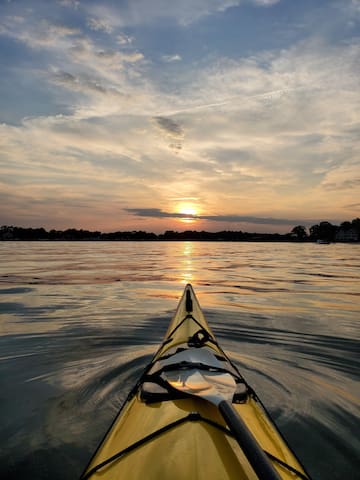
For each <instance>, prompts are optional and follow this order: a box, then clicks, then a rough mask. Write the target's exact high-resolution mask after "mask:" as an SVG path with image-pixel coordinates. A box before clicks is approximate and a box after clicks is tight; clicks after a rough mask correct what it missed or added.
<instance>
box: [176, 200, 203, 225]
mask: <svg viewBox="0 0 360 480" xmlns="http://www.w3.org/2000/svg"><path fill="white" fill-rule="evenodd" d="M176 210H177V212H178V213H180V214H181V215H189V216H188V217H186V216H184V217H182V218H181V221H182V222H185V223H192V222H195V221H196V215H199V210H198V208H197V207H196V206H195V205H194V204H193V203H181V204H179V205H178V207H177V209H176Z"/></svg>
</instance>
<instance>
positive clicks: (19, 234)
mask: <svg viewBox="0 0 360 480" xmlns="http://www.w3.org/2000/svg"><path fill="white" fill-rule="evenodd" d="M356 220H358V219H356ZM353 222H354V221H353ZM325 224H326V225H325ZM322 225H323V226H324V225H325V226H326V227H329V226H331V229H329V228H327V232H326V233H327V235H325V234H324V233H323V234H321V226H322ZM314 227H319V228H318V229H316V228H314ZM314 227H311V229H310V235H308V234H307V233H306V231H305V228H304V227H302V226H297V227H294V228H293V229H292V231H291V232H290V233H285V234H280V233H257V232H252V233H249V232H243V231H232V230H224V231H220V232H206V231H196V230H186V231H183V232H177V231H173V230H167V231H166V232H164V233H160V234H156V233H152V232H145V231H142V230H134V231H117V232H110V233H102V232H100V231H89V230H83V229H80V230H77V229H74V228H70V229H67V230H50V231H47V230H45V229H44V228H23V227H13V226H2V227H1V228H0V241H47V242H59V241H60V242H61V241H76V242H79V241H80V242H84V241H85V242H89V241H91V242H99V241H105V242H109V241H112V242H126V241H127V242H128V241H152V242H163V241H207V242H262V243H264V242H279V243H281V242H291V243H316V242H318V243H334V242H336V243H338V242H339V243H358V242H359V239H360V238H359V237H360V236H359V233H358V231H357V229H356V230H354V231H355V234H354V235H352V236H349V235H347V236H346V235H344V232H345V233H346V232H350V229H347V230H344V227H341V226H340V227H338V226H335V225H331V224H329V223H328V222H321V223H320V225H315V226H314ZM351 231H353V229H351ZM319 232H320V233H319Z"/></svg>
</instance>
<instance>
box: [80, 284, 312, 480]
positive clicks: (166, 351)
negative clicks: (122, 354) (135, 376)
mask: <svg viewBox="0 0 360 480" xmlns="http://www.w3.org/2000/svg"><path fill="white" fill-rule="evenodd" d="M177 368H181V369H182V370H184V371H186V369H188V368H196V369H200V370H203V371H206V373H208V374H209V375H210V374H212V373H213V374H215V375H216V373H214V372H216V371H217V372H222V371H224V372H227V373H226V374H230V375H231V376H232V377H233V378H234V380H235V382H236V390H235V393H234V395H233V398H232V405H233V407H234V408H235V410H236V412H237V413H238V415H239V416H240V417H241V419H242V421H243V422H244V423H245V424H246V426H247V428H248V430H250V432H251V433H252V435H253V436H254V437H255V439H256V441H257V443H258V444H259V445H260V447H261V449H262V450H263V451H265V452H266V455H267V457H268V458H269V460H270V463H271V464H272V467H273V468H274V470H275V472H276V474H277V475H278V477H279V478H280V479H284V480H286V479H289V480H290V479H292V480H294V479H300V478H301V479H308V478H309V477H308V476H307V474H305V472H304V469H303V467H302V466H301V464H300V463H299V461H298V460H297V458H296V457H295V455H294V453H293V452H292V451H291V450H290V448H289V447H288V445H287V444H286V442H285V440H284V439H283V438H282V436H281V434H280V433H279V431H278V430H277V428H276V427H275V425H274V424H273V422H272V421H271V419H270V417H269V415H268V414H267V412H266V411H265V409H264V408H263V406H262V404H261V402H260V401H259V399H258V398H257V396H256V394H255V393H254V391H253V390H252V389H251V387H250V386H249V385H248V384H247V383H246V381H245V380H244V379H243V377H242V376H241V375H240V373H239V372H238V370H237V369H236V367H235V366H234V365H233V364H232V363H231V361H230V360H229V359H228V358H227V356H226V355H225V353H224V352H223V350H222V349H221V347H220V346H219V345H218V343H217V342H216V339H215V337H214V335H213V333H212V331H211V329H210V328H209V326H208V324H207V322H206V320H205V318H204V315H203V313H202V311H201V308H200V305H199V303H198V301H197V299H196V296H195V293H194V291H193V289H192V287H191V285H187V286H186V287H185V291H184V294H183V296H182V298H181V300H180V302H179V306H178V308H177V311H176V313H175V316H174V318H173V320H172V321H171V323H170V325H169V328H168V331H167V333H166V335H165V339H164V342H163V344H162V345H161V346H160V348H159V350H158V352H157V353H156V354H155V356H154V358H153V360H152V361H151V363H150V365H149V366H148V367H147V368H146V370H145V372H144V374H143V375H142V377H141V378H140V380H139V382H138V383H137V384H136V386H135V387H134V389H133V390H132V392H131V393H130V394H129V397H128V399H127V401H126V402H125V404H124V406H123V408H122V409H121V411H120V412H119V414H118V416H117V418H116V419H115V421H114V423H113V425H112V426H111V428H110V429H109V431H108V433H107V434H106V436H105V438H104V440H103V442H102V443H101V444H100V446H99V448H98V450H97V451H96V452H95V454H94V456H93V458H92V460H91V461H90V463H89V465H88V467H87V468H86V470H85V472H84V474H83V476H82V479H83V480H85V479H92V480H95V479H111V480H113V479H144V478H146V479H149V480H155V479H159V478H162V479H165V480H167V479H172V480H180V479H199V480H202V479H204V480H205V479H207V480H208V479H220V478H221V479H229V480H230V479H231V480H232V479H244V480H248V479H249V480H251V479H258V478H259V477H258V475H257V474H256V473H255V471H254V469H253V467H252V466H251V465H250V463H249V461H248V459H247V457H246V456H245V454H244V451H243V449H242V448H241V447H240V446H239V444H238V442H237V441H236V440H235V438H234V437H233V434H232V432H231V430H230V429H229V427H228V425H226V423H225V421H224V419H223V416H222V415H221V414H220V412H219V409H218V408H217V407H216V406H215V405H214V404H213V403H211V402H210V401H207V400H205V399H203V398H199V397H197V396H193V395H187V394H186V393H182V392H181V391H176V390H175V389H174V388H172V387H171V385H169V384H168V383H167V382H166V378H167V377H166V374H167V372H169V371H170V372H171V371H173V370H174V369H175V370H176V369H177Z"/></svg>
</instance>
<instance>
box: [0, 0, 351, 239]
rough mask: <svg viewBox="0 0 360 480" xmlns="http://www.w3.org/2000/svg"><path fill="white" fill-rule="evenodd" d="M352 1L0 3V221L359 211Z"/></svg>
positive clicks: (124, 225) (278, 218)
mask: <svg viewBox="0 0 360 480" xmlns="http://www.w3.org/2000/svg"><path fill="white" fill-rule="evenodd" d="M359 21H360V0H301V1H298V0H181V1H170V0H117V1H115V0H105V1H101V2H100V1H95V0H94V1H92V0H44V1H40V0H0V72H1V76H0V225H14V226H22V227H44V228H46V229H53V228H54V229H66V228H83V229H90V230H100V231H103V232H106V231H117V230H122V231H124V230H146V231H151V232H156V233H159V232H163V231H165V230H177V231H183V230H189V229H191V230H207V231H221V230H243V231H250V232H254V231H257V232H279V233H286V232H289V231H291V229H292V228H293V227H294V226H295V225H299V224H301V225H304V226H306V227H308V226H311V225H313V224H315V223H318V222H319V221H324V220H327V221H330V222H332V223H336V224H338V223H340V222H342V221H345V220H352V219H353V218H355V217H358V216H360V214H359V210H360V208H359V207H360V163H359V158H360V156H359V151H360V142H359V139H360V135H359V132H360V128H359V125H360V88H359V87H360V55H359V54H360V22H359Z"/></svg>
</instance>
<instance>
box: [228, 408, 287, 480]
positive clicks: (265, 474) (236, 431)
mask: <svg viewBox="0 0 360 480" xmlns="http://www.w3.org/2000/svg"><path fill="white" fill-rule="evenodd" d="M219 410H220V412H221V415H222V416H223V418H224V420H225V421H226V423H227V424H228V426H229V428H230V430H231V432H232V434H233V435H234V437H235V438H236V440H237V442H238V444H239V445H240V447H241V448H242V450H243V452H244V454H245V456H246V457H247V459H248V461H249V463H250V465H251V466H252V468H253V469H254V471H255V473H256V475H257V476H258V477H259V479H260V480H281V477H280V476H279V474H278V473H277V471H276V470H275V468H274V467H273V465H272V463H271V462H270V460H269V459H268V457H267V456H266V454H265V452H264V451H263V450H262V448H261V447H260V445H259V444H258V442H257V441H256V439H255V438H254V436H253V434H252V433H251V432H250V430H249V429H248V427H247V426H246V425H245V423H244V421H243V420H242V419H241V418H240V416H239V414H238V413H237V411H236V410H235V409H234V407H233V406H232V405H231V403H229V402H227V401H226V400H222V401H221V402H220V403H219Z"/></svg>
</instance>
